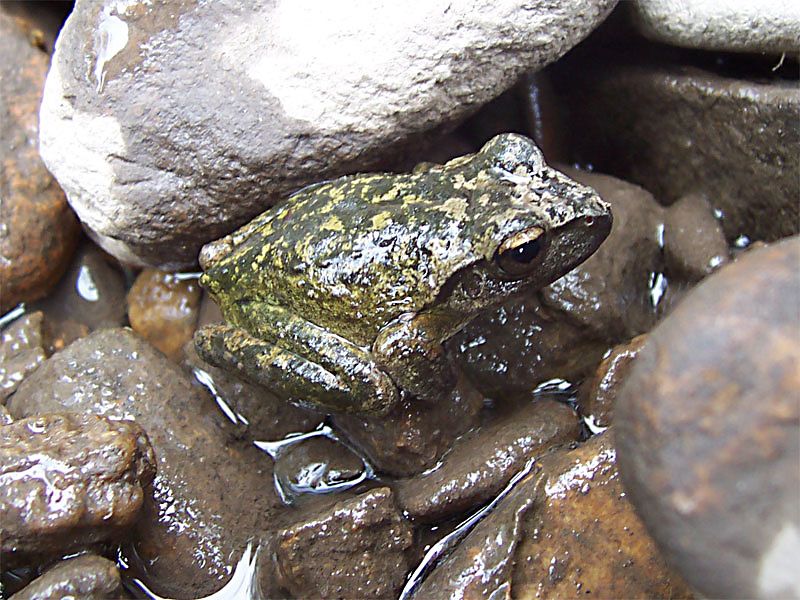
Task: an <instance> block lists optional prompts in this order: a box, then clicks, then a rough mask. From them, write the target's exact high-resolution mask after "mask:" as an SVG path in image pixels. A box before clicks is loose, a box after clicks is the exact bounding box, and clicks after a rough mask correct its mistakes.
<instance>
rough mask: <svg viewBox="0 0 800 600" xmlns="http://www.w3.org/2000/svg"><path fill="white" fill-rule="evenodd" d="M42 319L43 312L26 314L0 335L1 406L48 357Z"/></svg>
mask: <svg viewBox="0 0 800 600" xmlns="http://www.w3.org/2000/svg"><path fill="white" fill-rule="evenodd" d="M42 317H43V316H42V313H41V312H34V313H27V314H25V315H23V316H21V317H19V318H17V319H16V320H14V321H13V322H12V323H11V324H10V325H8V326H7V327H6V328H5V329H3V330H2V333H0V403H4V402H5V401H6V398H8V397H9V396H10V395H11V394H13V393H14V391H15V390H16V389H17V387H19V384H20V383H22V381H23V380H24V379H25V378H26V377H27V376H28V375H30V374H31V373H32V372H33V371H34V370H36V368H37V367H38V366H39V365H40V364H42V363H43V362H44V361H45V359H46V358H47V356H46V355H45V352H44V348H43V347H42V346H43V339H42Z"/></svg>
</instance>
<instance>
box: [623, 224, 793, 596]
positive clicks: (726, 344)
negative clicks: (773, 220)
mask: <svg viewBox="0 0 800 600" xmlns="http://www.w3.org/2000/svg"><path fill="white" fill-rule="evenodd" d="M798 265H800V238H798V237H793V238H791V239H788V240H785V241H782V242H780V243H777V244H775V245H773V246H771V247H766V248H759V249H757V250H752V251H749V252H747V253H745V254H744V255H743V256H742V257H741V258H739V259H738V260H737V261H736V262H735V263H733V264H731V265H729V266H726V267H725V268H723V269H721V270H720V271H719V272H718V273H715V274H714V275H712V276H711V277H709V278H708V279H706V280H705V281H703V283H701V284H700V285H699V286H697V287H696V288H695V289H694V290H693V291H692V292H691V293H690V294H689V295H688V296H687V297H686V299H685V300H684V301H683V302H682V303H681V304H680V305H678V307H677V308H676V309H675V311H674V312H673V313H672V314H671V315H670V316H669V317H668V318H667V319H665V320H664V321H663V322H662V323H661V324H660V325H659V326H658V327H656V328H655V329H654V330H653V332H652V333H651V335H650V339H649V340H648V342H647V345H646V347H645V348H644V349H643V350H642V352H641V354H640V355H639V357H638V358H637V359H636V363H635V365H634V367H633V371H632V373H631V375H630V377H629V378H628V381H627V382H626V384H625V385H624V387H623V389H622V392H621V394H620V397H619V399H618V402H617V407H616V422H617V425H616V427H618V428H619V431H618V436H619V438H618V439H619V453H620V468H621V470H622V474H623V476H624V479H625V485H626V487H627V489H628V491H629V493H630V496H631V500H632V501H633V502H634V503H635V504H636V507H637V510H638V511H639V513H640V514H641V515H642V518H643V519H644V521H645V523H646V524H647V527H648V528H649V530H650V531H651V533H652V535H653V537H654V538H655V539H656V541H657V542H658V543H659V545H660V546H661V548H662V549H663V550H664V552H665V554H666V556H667V557H668V558H669V560H670V561H671V562H672V563H673V564H675V565H676V567H678V568H679V569H680V571H681V572H682V573H683V575H684V576H685V578H686V580H687V581H688V582H689V583H690V584H691V585H692V586H693V587H695V588H696V589H697V590H698V591H699V592H700V593H701V594H702V595H704V596H708V597H748V598H780V597H797V596H800V577H799V576H798V573H799V572H798V570H797V568H796V567H795V566H794V563H795V562H796V561H795V560H794V558H796V557H797V556H798V553H800V534H799V533H798V532H800V504H799V503H798V495H797V491H798V489H800V469H798V456H800V436H798V430H799V429H798V428H799V427H800V343H799V342H798V331H799V330H800V313H799V312H798V307H800V273H798Z"/></svg>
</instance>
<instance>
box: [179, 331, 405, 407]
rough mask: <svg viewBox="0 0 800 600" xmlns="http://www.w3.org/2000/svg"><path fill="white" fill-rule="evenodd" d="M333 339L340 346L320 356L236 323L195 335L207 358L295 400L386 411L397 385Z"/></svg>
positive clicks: (308, 404)
mask: <svg viewBox="0 0 800 600" xmlns="http://www.w3.org/2000/svg"><path fill="white" fill-rule="evenodd" d="M321 335H323V336H324V335H329V336H330V334H326V333H325V332H321ZM331 337H332V338H335V340H334V341H335V342H338V343H339V346H340V347H338V348H333V349H331V350H333V352H331V353H329V355H328V356H321V355H320V354H319V353H318V352H315V351H314V349H313V348H305V350H307V352H304V353H300V352H298V348H291V349H289V348H286V347H284V346H282V345H280V342H272V341H265V340H262V339H259V338H256V337H254V336H252V335H250V334H249V333H247V332H246V331H245V330H243V329H240V328H237V327H231V326H228V325H211V326H208V327H204V328H202V329H200V330H199V331H198V332H197V333H196V334H195V346H196V347H197V351H198V354H199V355H200V356H201V357H202V358H203V360H205V361H206V362H209V363H211V364H213V365H216V366H218V367H222V368H226V369H229V370H236V371H238V372H240V373H241V374H242V376H243V377H244V378H246V379H248V380H250V381H252V382H253V383H256V384H258V385H262V386H264V387H266V388H268V389H269V390H271V391H272V392H273V393H274V394H276V395H277V396H279V397H282V398H285V399H287V400H289V401H290V402H293V403H295V404H299V405H302V406H308V407H312V408H315V409H320V408H322V409H323V410H326V411H330V412H344V413H357V414H384V413H386V412H387V411H388V410H389V409H390V408H391V407H392V406H393V405H394V404H395V402H396V401H397V399H398V397H399V394H398V391H397V388H396V387H395V385H394V383H393V382H392V381H391V379H390V378H389V377H388V375H386V374H385V373H384V372H383V371H381V370H380V369H379V368H378V367H377V365H375V364H374V363H372V362H370V361H369V360H365V359H364V357H362V356H356V355H354V354H352V353H348V350H349V348H345V347H341V340H340V339H339V338H337V337H336V336H331ZM317 341H320V340H317ZM354 348H355V349H356V350H358V348H357V347H355V346H354ZM303 354H305V355H303ZM334 354H335V356H333V355H334ZM326 359H327V360H326ZM333 360H337V361H339V362H338V363H337V364H333ZM323 363H326V364H323Z"/></svg>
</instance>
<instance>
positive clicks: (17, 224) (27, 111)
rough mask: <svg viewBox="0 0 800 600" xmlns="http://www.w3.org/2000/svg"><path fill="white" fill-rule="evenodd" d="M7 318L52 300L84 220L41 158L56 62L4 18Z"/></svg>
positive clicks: (1, 87)
mask: <svg viewBox="0 0 800 600" xmlns="http://www.w3.org/2000/svg"><path fill="white" fill-rule="evenodd" d="M0 54H2V56H3V57H4V58H3V61H2V63H0V163H2V165H3V169H2V171H0V197H2V201H3V207H2V211H0V313H4V312H6V311H7V310H9V309H10V308H12V307H14V306H15V305H16V304H18V303H19V302H29V301H31V300H36V299H38V298H41V297H42V296H44V295H45V294H46V293H47V292H48V291H49V290H50V288H52V287H53V285H55V283H56V282H57V281H58V278H59V277H60V276H61V274H62V273H63V272H64V269H66V267H67V264H68V262H69V259H70V256H71V255H72V252H73V250H74V249H75V245H76V243H77V239H78V231H79V228H78V221H77V219H76V218H75V216H74V215H73V213H72V211H71V210H70V208H69V206H67V201H66V198H65V197H64V193H63V192H62V191H61V188H60V187H59V186H58V184H57V183H56V181H55V179H53V176H52V175H50V172H49V171H48V170H47V168H46V167H45V166H44V163H42V161H41V159H40V158H39V151H38V127H39V102H40V100H41V96H42V88H43V86H44V79H45V75H46V74H47V69H48V67H49V64H50V61H49V58H48V56H47V54H45V53H44V52H42V51H41V50H40V49H38V48H35V47H33V46H32V45H31V44H30V41H29V40H28V38H27V37H26V35H25V34H24V33H23V32H22V31H21V30H20V29H19V28H18V27H17V25H16V23H15V21H14V19H12V18H11V17H9V16H7V15H6V14H5V13H0Z"/></svg>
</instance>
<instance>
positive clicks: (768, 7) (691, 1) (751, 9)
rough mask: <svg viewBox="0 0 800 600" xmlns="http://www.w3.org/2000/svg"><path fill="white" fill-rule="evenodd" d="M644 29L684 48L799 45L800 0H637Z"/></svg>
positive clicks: (786, 48)
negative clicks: (798, 0) (755, 0)
mask: <svg viewBox="0 0 800 600" xmlns="http://www.w3.org/2000/svg"><path fill="white" fill-rule="evenodd" d="M632 4H633V5H634V6H635V12H636V14H637V17H638V19H637V21H638V23H639V25H640V27H641V29H642V32H643V33H644V34H645V35H647V36H648V37H651V38H653V39H656V40H658V41H661V42H665V43H667V44H673V45H675V46H683V47H686V48H703V49H707V50H733V51H741V52H773V53H777V54H780V53H782V52H787V53H791V54H796V53H797V52H798V50H800V2H797V0H758V1H757V2H754V1H753V0H636V2H633V3H632Z"/></svg>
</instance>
